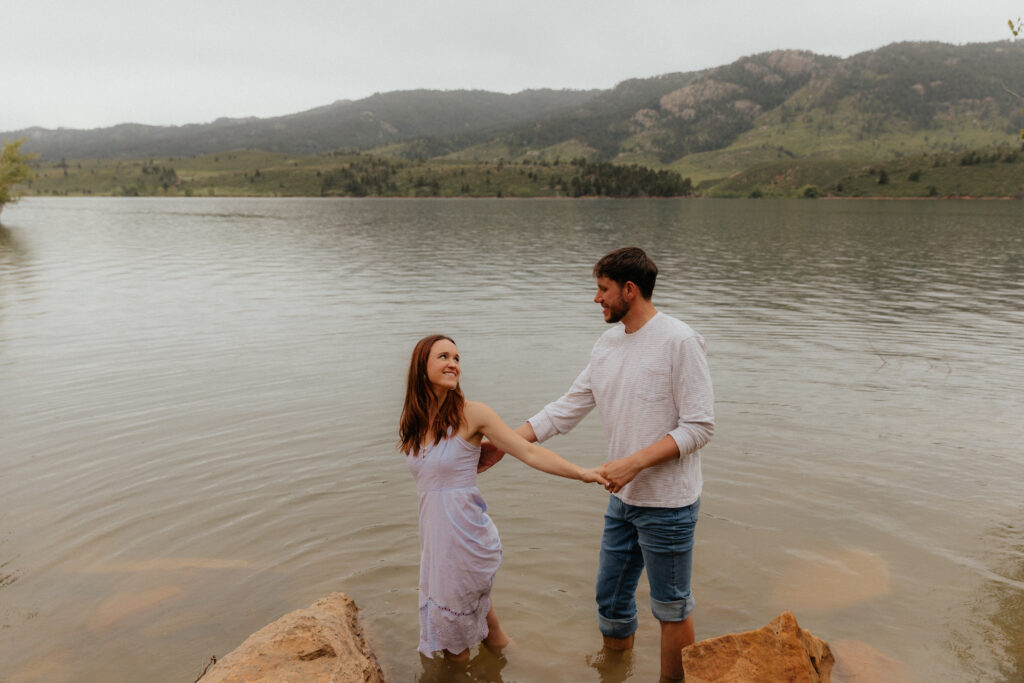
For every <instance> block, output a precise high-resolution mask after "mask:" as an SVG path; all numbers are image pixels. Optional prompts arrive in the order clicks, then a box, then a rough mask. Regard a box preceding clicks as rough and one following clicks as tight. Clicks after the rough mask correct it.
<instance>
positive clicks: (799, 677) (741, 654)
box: [683, 612, 835, 683]
mask: <svg viewBox="0 0 1024 683" xmlns="http://www.w3.org/2000/svg"><path fill="white" fill-rule="evenodd" d="M834 663H835V659H834V658H833V656H832V651H831V650H830V649H829V646H828V643H826V642H825V641H823V640H821V639H819V638H816V637H815V636H814V635H812V634H811V633H810V632H809V631H806V630H804V629H802V628H800V626H799V624H797V623H796V617H794V616H793V613H792V612H783V613H782V614H781V615H779V616H778V617H776V618H775V619H773V620H772V622H771V623H770V624H768V625H767V626H765V627H764V628H762V629H758V630H756V631H746V632H745V633H730V634H728V635H724V636H719V637H718V638H709V639H708V640H702V641H700V642H699V643H694V644H693V645H690V646H689V647H686V648H683V671H684V672H685V673H686V683H704V682H705V681H707V682H708V683H711V682H712V681H714V682H716V683H730V682H733V683H741V682H742V683H749V682H750V681H766V682H767V681H790V682H792V683H804V682H806V683H828V682H829V681H831V673H832V666H833V664H834Z"/></svg>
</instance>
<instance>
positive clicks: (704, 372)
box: [480, 247, 714, 678]
mask: <svg viewBox="0 0 1024 683" xmlns="http://www.w3.org/2000/svg"><path fill="white" fill-rule="evenodd" d="M657 275H658V268H657V266H656V265H655V264H654V261H653V260H651V259H650V258H649V257H648V256H647V254H646V253H644V251H643V250H642V249H639V248H637V247H625V248H622V249H616V250H615V251H612V252H611V253H609V254H607V255H605V256H604V257H603V258H602V259H601V260H600V261H598V262H597V264H596V265H595V266H594V277H595V278H596V280H597V294H596V295H595V296H594V302H595V303H598V304H601V308H602V310H603V312H604V319H605V322H608V323H619V322H621V323H622V325H616V326H615V327H613V328H612V329H610V330H608V331H607V332H605V333H604V334H603V335H601V337H600V338H599V339H598V340H597V343H596V344H594V348H593V350H592V351H591V354H590V363H589V364H588V365H587V367H586V368H584V370H583V372H582V373H580V375H579V377H577V378H576V381H575V382H573V384H572V387H570V389H569V391H568V392H566V394H565V395H564V396H562V397H561V398H559V399H558V400H557V401H554V402H553V403H549V404H548V405H547V406H545V407H544V409H543V410H541V411H540V412H539V413H537V414H536V415H534V416H533V417H531V418H530V419H529V420H528V421H527V422H526V423H524V424H522V425H520V426H519V427H518V428H517V429H516V431H517V432H519V434H520V435H522V436H523V437H524V438H525V439H527V440H528V441H544V440H546V439H548V438H550V437H551V436H554V435H555V434H565V433H566V432H568V431H569V430H571V429H572V428H573V427H575V426H576V425H577V424H578V423H579V422H580V420H582V419H583V418H584V416H586V414H587V413H589V412H590V410H591V409H592V408H594V407H595V406H596V407H597V409H598V412H599V413H600V415H601V421H602V423H603V424H604V430H605V435H606V437H607V441H608V462H606V463H605V464H604V465H603V466H602V468H601V473H602V474H603V475H604V477H605V478H606V479H608V481H609V484H608V485H607V488H608V490H609V491H610V492H611V493H612V496H611V497H610V499H609V502H608V509H607V511H606V512H605V527H604V535H603V537H602V539H601V555H600V564H599V567H598V576H597V590H596V593H597V605H598V624H599V626H600V629H601V633H602V635H603V636H604V644H605V647H607V648H609V649H612V650H627V649H629V648H631V647H632V646H633V636H634V633H635V632H636V629H637V624H638V621H637V609H636V599H635V593H636V587H637V583H638V581H639V579H640V574H641V572H642V571H643V569H644V567H645V566H646V568H647V576H648V581H649V582H650V587H651V609H652V611H653V612H654V616H655V617H656V618H657V619H658V621H659V622H660V623H661V673H662V676H664V677H666V678H680V677H682V675H683V670H682V660H681V656H680V651H681V650H682V648H683V647H685V646H686V645H689V644H691V643H692V642H693V640H694V630H693V616H692V611H693V606H694V600H693V596H692V594H691V591H690V572H691V568H692V549H693V533H694V529H695V527H696V523H697V516H698V509H699V505H700V493H701V487H702V484H703V482H702V479H701V471H700V449H701V448H702V447H703V446H704V445H705V444H706V443H707V442H708V441H709V440H710V438H711V435H712V433H713V431H714V396H713V392H712V388H711V377H710V373H709V371H708V365H707V358H706V355H705V344H704V339H703V338H702V337H701V336H700V335H699V334H697V333H696V332H694V331H693V329H691V328H690V327H689V326H688V325H687V324H685V323H683V322H681V321H679V320H676V319H675V318H672V317H669V316H667V315H664V314H662V313H659V312H658V311H657V309H655V307H654V304H653V303H652V301H651V296H652V293H653V291H654V282H655V280H656V279H657ZM501 455H502V454H501V453H500V452H498V451H497V449H496V447H494V446H493V445H490V444H486V443H485V445H484V449H483V453H482V455H481V463H480V471H483V470H486V469H487V468H488V467H490V466H491V465H493V464H494V463H495V462H497V461H498V460H499V459H500V458H501Z"/></svg>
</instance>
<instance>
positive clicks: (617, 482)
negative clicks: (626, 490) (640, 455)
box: [598, 457, 643, 493]
mask: <svg viewBox="0 0 1024 683" xmlns="http://www.w3.org/2000/svg"><path fill="white" fill-rule="evenodd" d="M641 469H643V468H642V467H640V466H639V464H638V463H637V462H636V460H635V458H633V457H628V458H620V459H619V460H612V461H611V462H606V463H605V464H603V465H601V466H600V467H599V468H598V472H600V474H601V475H602V476H603V477H604V478H605V479H606V480H607V482H606V483H605V484H604V487H605V488H606V489H608V492H609V493H618V492H619V491H621V490H622V487H623V486H625V485H626V484H628V483H629V482H631V481H633V478H634V477H636V475H637V474H639V473H640V470H641Z"/></svg>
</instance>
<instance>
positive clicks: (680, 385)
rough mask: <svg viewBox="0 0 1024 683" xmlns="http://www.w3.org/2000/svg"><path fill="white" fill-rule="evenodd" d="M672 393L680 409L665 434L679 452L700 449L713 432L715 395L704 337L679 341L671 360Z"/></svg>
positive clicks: (683, 452)
mask: <svg viewBox="0 0 1024 683" xmlns="http://www.w3.org/2000/svg"><path fill="white" fill-rule="evenodd" d="M672 392H673V398H674V400H675V404H676V407H677V408H678V411H679V424H678V426H677V427H676V428H675V429H673V430H672V431H670V432H669V433H668V435H669V436H671V437H672V439H673V440H674V441H675V442H676V445H677V446H678V447H679V455H680V456H685V455H689V454H691V453H694V452H696V451H699V450H700V449H701V448H703V447H704V446H705V445H707V443H708V442H709V441H710V440H711V436H712V435H713V434H714V432H715V394H714V390H713V389H712V385H711V371H710V369H709V368H708V359H707V353H706V349H705V343H704V339H703V338H702V337H700V336H697V335H694V336H691V337H688V338H686V339H683V340H681V342H680V343H679V348H678V350H677V352H676V353H675V358H674V359H673V363H672Z"/></svg>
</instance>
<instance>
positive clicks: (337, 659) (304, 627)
mask: <svg viewBox="0 0 1024 683" xmlns="http://www.w3.org/2000/svg"><path fill="white" fill-rule="evenodd" d="M200 680H201V683H243V682H244V683H260V682H261V681H262V682H264V683H271V682H273V683H383V681H384V674H383V673H382V672H381V668H380V665H379V664H378V663H377V658H376V657H375V656H374V655H373V652H371V651H370V649H369V647H367V645H366V642H365V641H364V640H363V633H362V629H360V628H359V608H357V607H356V605H355V603H354V602H353V601H352V599H351V598H350V597H348V596H347V595H345V594H344V593H332V594H331V595H329V596H327V597H326V598H322V599H320V600H317V601H316V602H314V603H313V604H312V605H311V606H309V607H308V608H306V609H300V610H295V611H294V612H289V613H288V614H286V615H284V616H283V617H281V618H280V619H278V620H277V621H275V622H272V623H270V624H268V625H267V626H264V627H263V628H261V629H260V630H259V631H257V632H256V633H254V634H252V635H251V636H249V637H248V638H247V639H246V640H245V642H243V643H242V644H241V645H239V646H238V647H237V648H235V649H234V650H233V651H232V652H231V653H230V654H228V655H227V656H225V657H224V658H223V659H221V660H220V661H218V662H217V663H216V664H214V665H213V666H212V667H210V669H209V670H208V671H207V672H206V674H205V675H203V676H202V678H201V679H200Z"/></svg>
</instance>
